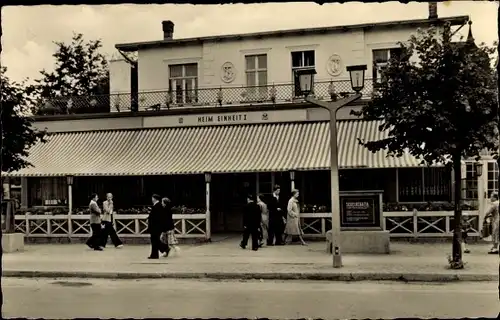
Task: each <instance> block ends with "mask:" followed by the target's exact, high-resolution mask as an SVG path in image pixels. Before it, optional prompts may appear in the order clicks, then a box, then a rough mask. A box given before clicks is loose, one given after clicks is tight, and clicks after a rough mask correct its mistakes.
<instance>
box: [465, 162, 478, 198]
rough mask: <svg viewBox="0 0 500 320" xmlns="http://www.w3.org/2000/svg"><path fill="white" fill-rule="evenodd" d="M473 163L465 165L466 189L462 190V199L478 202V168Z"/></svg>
mask: <svg viewBox="0 0 500 320" xmlns="http://www.w3.org/2000/svg"><path fill="white" fill-rule="evenodd" d="M474 164H475V163H473V162H467V163H466V165H465V179H463V180H464V182H465V186H464V187H465V188H464V189H462V191H463V192H462V193H463V195H462V197H463V199H464V200H477V199H478V196H479V195H478V189H477V177H476V167H475V165H474ZM462 185H463V184H462Z"/></svg>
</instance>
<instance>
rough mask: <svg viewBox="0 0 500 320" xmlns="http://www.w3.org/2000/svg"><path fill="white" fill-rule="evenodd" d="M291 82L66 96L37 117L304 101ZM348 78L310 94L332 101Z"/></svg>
mask: <svg viewBox="0 0 500 320" xmlns="http://www.w3.org/2000/svg"><path fill="white" fill-rule="evenodd" d="M373 87H374V86H373V81H372V80H371V79H367V80H365V86H364V88H363V90H362V91H361V93H362V94H363V99H369V98H370V97H371V94H372V92H373ZM298 92H300V89H299V88H297V87H296V85H294V84H293V83H287V84H269V85H267V86H258V87H255V86H254V87H245V86H239V87H237V86H234V87H216V88H214V87H212V88H198V89H194V90H182V91H178V90H177V91H175V90H173V89H165V90H155V91H141V92H138V93H135V94H134V93H116V94H109V95H95V96H73V97H71V96H66V97H57V98H54V99H50V100H47V101H45V102H44V103H43V104H42V106H41V107H40V108H39V109H38V111H37V113H36V115H37V116H50V115H65V114H95V113H126V112H137V111H160V110H172V109H179V108H190V109H192V108H214V107H228V106H246V105H248V106H255V105H276V104H294V103H303V101H304V97H303V96H301V95H300V94H299V93H298ZM353 93H354V91H353V90H352V88H351V83H350V81H349V80H343V81H322V82H316V83H315V85H314V92H313V94H314V95H315V96H316V98H317V99H319V100H324V101H331V100H334V99H336V98H342V97H344V96H348V95H350V94H353Z"/></svg>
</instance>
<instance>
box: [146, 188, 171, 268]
mask: <svg viewBox="0 0 500 320" xmlns="http://www.w3.org/2000/svg"><path fill="white" fill-rule="evenodd" d="M152 201H153V207H152V208H151V212H150V213H149V217H148V232H149V235H150V239H151V254H150V255H149V257H148V259H159V258H160V255H159V252H161V253H162V254H163V256H165V257H168V254H169V252H170V248H169V247H168V243H165V242H163V241H161V237H162V233H165V234H166V233H167V230H168V222H167V219H166V216H165V214H164V210H163V206H162V204H161V197H160V196H159V195H157V194H153V196H152ZM165 240H167V242H168V239H165Z"/></svg>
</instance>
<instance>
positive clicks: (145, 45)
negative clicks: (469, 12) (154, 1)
mask: <svg viewBox="0 0 500 320" xmlns="http://www.w3.org/2000/svg"><path fill="white" fill-rule="evenodd" d="M467 21H469V16H455V17H444V18H438V19H415V20H401V21H388V22H378V23H365V24H356V25H347V26H334V27H321V28H307V29H291V30H278V31H267V32H254V33H242V34H229V35H219V36H209V37H197V38H184V39H170V40H158V41H148V42H136V43H122V44H116V45H115V48H116V49H118V50H121V51H125V52H131V51H137V50H139V49H152V48H162V47H175V46H181V45H188V44H199V43H203V42H205V41H239V40H245V39H264V38H273V37H284V36H297V35H299V36H306V35H314V34H325V33H334V32H346V31H349V30H355V29H365V30H366V29H375V28H387V27H396V26H399V27H404V26H408V27H410V26H425V25H431V24H443V23H446V22H449V23H450V24H451V25H452V26H454V25H463V24H464V23H466V22H467Z"/></svg>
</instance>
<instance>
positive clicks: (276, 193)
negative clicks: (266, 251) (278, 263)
mask: <svg viewBox="0 0 500 320" xmlns="http://www.w3.org/2000/svg"><path fill="white" fill-rule="evenodd" d="M280 191H281V188H280V186H279V185H276V186H274V189H273V194H272V196H271V197H270V198H269V200H268V203H267V208H268V210H269V231H268V239H267V245H268V246H272V245H274V244H276V245H277V246H280V245H283V231H284V229H285V221H286V220H285V219H286V210H285V209H284V206H283V202H282V201H281V198H280ZM275 239H276V242H275Z"/></svg>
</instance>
